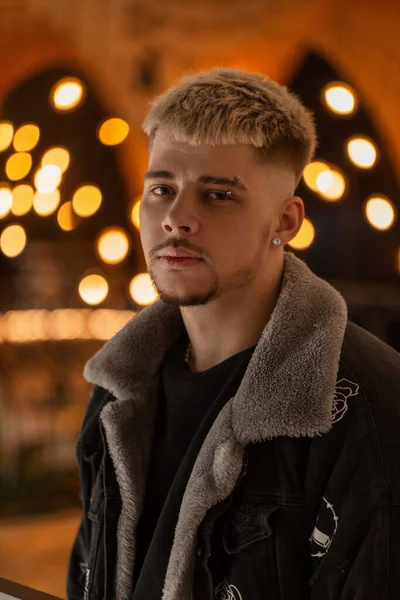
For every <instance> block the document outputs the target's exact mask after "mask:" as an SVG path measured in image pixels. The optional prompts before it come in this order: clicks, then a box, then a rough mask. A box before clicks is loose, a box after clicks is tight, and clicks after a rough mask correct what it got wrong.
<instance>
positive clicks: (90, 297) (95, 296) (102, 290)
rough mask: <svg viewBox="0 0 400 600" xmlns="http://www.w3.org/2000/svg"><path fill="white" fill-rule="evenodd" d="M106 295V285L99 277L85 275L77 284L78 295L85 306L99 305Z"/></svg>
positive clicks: (102, 278)
mask: <svg viewBox="0 0 400 600" xmlns="http://www.w3.org/2000/svg"><path fill="white" fill-rule="evenodd" d="M107 294H108V283H107V281H106V280H105V279H104V277H102V276H101V275H87V276H86V277H84V278H83V279H82V280H81V281H80V283H79V295H80V297H81V298H82V300H83V301H84V302H86V304H90V305H91V306H93V305H95V304H101V303H102V302H103V300H105V298H106V297H107Z"/></svg>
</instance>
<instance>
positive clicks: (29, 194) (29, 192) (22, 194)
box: [11, 183, 35, 217]
mask: <svg viewBox="0 0 400 600" xmlns="http://www.w3.org/2000/svg"><path fill="white" fill-rule="evenodd" d="M34 194H35V191H34V189H33V187H32V186H31V185H28V184H27V183H21V184H20V185H17V186H16V187H15V188H14V189H13V191H12V206H11V210H12V212H13V214H14V215H15V216H16V217H22V216H23V215H26V214H27V213H28V212H29V211H30V210H31V208H32V206H33V196H34Z"/></svg>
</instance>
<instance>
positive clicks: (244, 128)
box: [142, 68, 316, 178]
mask: <svg viewBox="0 0 400 600" xmlns="http://www.w3.org/2000/svg"><path fill="white" fill-rule="evenodd" d="M142 128H143V130H144V131H145V133H147V135H148V136H149V142H150V147H151V145H152V143H153V141H154V137H155V135H156V133H157V130H158V129H160V128H167V129H168V130H169V131H171V132H172V134H173V136H174V138H175V139H176V141H178V142H186V143H189V144H191V145H193V146H197V145H199V144H211V145H215V146H218V145H227V144H251V145H253V146H254V147H255V148H256V149H257V155H258V157H259V158H260V159H261V160H267V159H268V158H279V159H281V160H283V161H284V162H286V163H288V164H290V165H291V166H292V167H293V169H294V171H295V173H296V176H297V177H298V178H299V177H300V176H301V173H302V172H303V169H304V167H305V166H306V165H307V164H308V163H309V162H310V160H311V159H312V157H313V155H314V152H315V148H316V130H315V124H314V119H313V115H312V113H311V112H310V111H309V110H308V109H306V108H305V106H304V105H303V104H302V103H301V101H300V100H299V99H298V98H297V96H295V95H294V94H293V93H292V92H290V91H289V90H288V89H287V88H286V87H285V86H283V85H280V84H278V83H276V82H275V81H272V80H271V79H269V78H268V77H265V76H263V75H261V74H258V73H247V72H246V71H242V70H239V69H226V68H214V69H212V70H211V71H208V72H201V73H197V74H195V75H191V76H186V77H183V79H181V81H180V82H179V83H178V84H177V85H176V86H174V87H172V88H170V89H169V90H167V91H166V92H164V93H163V94H162V95H161V96H158V97H157V98H156V99H155V100H154V102H153V105H152V107H151V109H150V111H149V113H148V115H147V117H146V119H145V121H144V123H143V126H142Z"/></svg>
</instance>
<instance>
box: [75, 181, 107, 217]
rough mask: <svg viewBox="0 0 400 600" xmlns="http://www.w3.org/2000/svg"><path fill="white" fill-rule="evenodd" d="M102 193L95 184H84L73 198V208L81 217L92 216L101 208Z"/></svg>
mask: <svg viewBox="0 0 400 600" xmlns="http://www.w3.org/2000/svg"><path fill="white" fill-rule="evenodd" d="M101 201H102V194H101V191H100V190H99V188H98V187H96V186H95V185H83V186H82V187H80V188H78V189H77V190H76V192H75V194H74V196H73V198H72V208H73V209H74V211H75V212H76V214H77V215H79V216H80V217H90V216H91V215H94V213H95V212H97V211H98V210H99V208H100V205H101Z"/></svg>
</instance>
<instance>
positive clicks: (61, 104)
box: [51, 77, 84, 112]
mask: <svg viewBox="0 0 400 600" xmlns="http://www.w3.org/2000/svg"><path fill="white" fill-rule="evenodd" d="M83 92H84V87H83V84H82V82H81V81H80V80H79V79H77V78H76V77H65V78H64V79H62V80H61V81H59V82H58V83H57V84H56V85H55V86H54V88H53V90H52V92H51V103H52V105H53V106H54V108H55V109H56V110H58V111H62V112H64V111H69V110H73V109H74V108H76V107H77V106H78V105H79V104H80V103H81V102H82V99H83Z"/></svg>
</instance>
